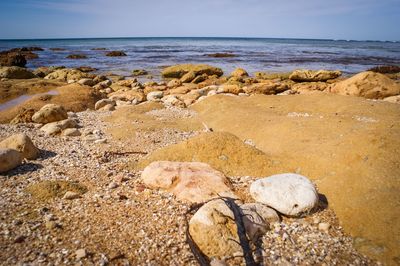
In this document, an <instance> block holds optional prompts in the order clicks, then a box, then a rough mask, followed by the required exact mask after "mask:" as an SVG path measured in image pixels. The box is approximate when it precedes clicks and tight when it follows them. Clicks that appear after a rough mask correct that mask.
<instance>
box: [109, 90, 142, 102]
mask: <svg viewBox="0 0 400 266" xmlns="http://www.w3.org/2000/svg"><path fill="white" fill-rule="evenodd" d="M109 98H110V99H111V100H114V101H116V100H120V101H133V100H135V99H136V100H137V101H138V102H143V101H144V100H145V99H146V96H145V94H144V93H143V92H140V91H136V90H129V91H116V92H113V93H110V94H109Z"/></svg>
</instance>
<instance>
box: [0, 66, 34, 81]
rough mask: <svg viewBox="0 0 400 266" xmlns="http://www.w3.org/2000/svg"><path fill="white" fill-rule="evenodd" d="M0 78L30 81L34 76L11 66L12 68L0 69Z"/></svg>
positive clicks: (25, 70)
mask: <svg viewBox="0 0 400 266" xmlns="http://www.w3.org/2000/svg"><path fill="white" fill-rule="evenodd" d="M0 78H8V79H32V78H36V76H35V75H34V74H33V73H32V72H31V71H29V70H27V69H25V68H22V67H17V66H12V67H0Z"/></svg>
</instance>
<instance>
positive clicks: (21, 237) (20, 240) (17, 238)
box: [14, 235, 26, 243]
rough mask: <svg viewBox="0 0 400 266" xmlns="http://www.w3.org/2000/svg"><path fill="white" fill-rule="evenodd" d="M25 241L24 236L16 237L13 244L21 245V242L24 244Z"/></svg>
mask: <svg viewBox="0 0 400 266" xmlns="http://www.w3.org/2000/svg"><path fill="white" fill-rule="evenodd" d="M25 239H26V236H22V235H21V236H17V237H16V238H15V239H14V243H22V242H24V241H25Z"/></svg>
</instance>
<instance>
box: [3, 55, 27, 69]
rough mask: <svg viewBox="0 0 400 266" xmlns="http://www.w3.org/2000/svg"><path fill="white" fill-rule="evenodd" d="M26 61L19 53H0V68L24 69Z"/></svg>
mask: <svg viewBox="0 0 400 266" xmlns="http://www.w3.org/2000/svg"><path fill="white" fill-rule="evenodd" d="M25 65H26V59H25V56H23V55H22V54H20V53H0V66H18V67H25Z"/></svg>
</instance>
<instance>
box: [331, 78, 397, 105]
mask: <svg viewBox="0 0 400 266" xmlns="http://www.w3.org/2000/svg"><path fill="white" fill-rule="evenodd" d="M330 92H332V93H336V94H340V95H351V96H360V97H364V98H368V99H382V98H385V97H389V96H393V95H398V94H400V84H399V83H396V82H395V81H393V80H392V79H390V78H388V77H386V76H385V75H383V74H379V73H375V72H371V71H369V72H362V73H359V74H357V75H355V76H353V77H351V78H349V79H346V80H343V81H341V82H337V83H335V84H333V85H332V86H331V88H330Z"/></svg>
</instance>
